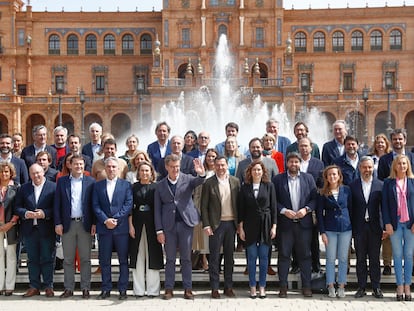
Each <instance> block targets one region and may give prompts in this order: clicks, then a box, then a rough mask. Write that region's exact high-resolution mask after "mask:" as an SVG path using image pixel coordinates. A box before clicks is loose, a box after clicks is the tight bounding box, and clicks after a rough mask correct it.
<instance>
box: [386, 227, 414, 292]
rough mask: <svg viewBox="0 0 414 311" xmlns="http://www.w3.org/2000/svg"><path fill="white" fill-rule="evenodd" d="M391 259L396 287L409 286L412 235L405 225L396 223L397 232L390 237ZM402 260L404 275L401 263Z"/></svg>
mask: <svg viewBox="0 0 414 311" xmlns="http://www.w3.org/2000/svg"><path fill="white" fill-rule="evenodd" d="M390 240H391V247H392V257H393V258H394V270H395V279H396V282H397V285H411V273H412V271H413V251H414V234H413V233H412V232H411V230H410V229H408V228H407V224H406V223H400V222H399V223H398V224H397V230H395V231H394V234H393V235H391V236H390ZM403 260H404V275H403V267H402V261H403Z"/></svg>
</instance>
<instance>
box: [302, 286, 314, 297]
mask: <svg viewBox="0 0 414 311" xmlns="http://www.w3.org/2000/svg"><path fill="white" fill-rule="evenodd" d="M302 294H303V297H312V290H311V289H310V288H308V287H305V288H302Z"/></svg>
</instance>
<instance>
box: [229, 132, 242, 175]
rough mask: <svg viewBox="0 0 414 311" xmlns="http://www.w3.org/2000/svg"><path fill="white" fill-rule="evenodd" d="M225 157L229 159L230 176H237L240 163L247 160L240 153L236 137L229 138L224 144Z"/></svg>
mask: <svg viewBox="0 0 414 311" xmlns="http://www.w3.org/2000/svg"><path fill="white" fill-rule="evenodd" d="M224 156H225V157H226V159H227V163H228V166H229V173H230V175H232V176H235V175H236V172H237V167H238V166H239V163H240V161H242V160H244V159H245V158H246V157H245V156H244V155H243V154H241V153H240V151H239V145H238V144H237V139H236V137H235V136H227V138H226V140H225V142H224Z"/></svg>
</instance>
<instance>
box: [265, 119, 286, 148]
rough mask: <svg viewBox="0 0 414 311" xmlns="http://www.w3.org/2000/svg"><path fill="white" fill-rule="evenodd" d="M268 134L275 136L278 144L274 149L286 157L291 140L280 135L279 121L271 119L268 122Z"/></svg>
mask: <svg viewBox="0 0 414 311" xmlns="http://www.w3.org/2000/svg"><path fill="white" fill-rule="evenodd" d="M266 133H271V134H273V135H274V136H275V138H276V142H275V147H274V149H275V150H276V151H279V152H281V153H283V154H284V155H286V149H287V147H288V146H290V144H291V142H290V139H289V138H287V137H285V136H281V135H279V121H277V120H275V119H269V120H267V122H266Z"/></svg>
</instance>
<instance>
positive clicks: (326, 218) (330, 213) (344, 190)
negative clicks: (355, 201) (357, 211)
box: [316, 185, 352, 233]
mask: <svg viewBox="0 0 414 311" xmlns="http://www.w3.org/2000/svg"><path fill="white" fill-rule="evenodd" d="M316 215H317V217H318V225H319V231H320V233H325V232H326V231H333V232H344V231H349V230H352V225H351V217H352V194H351V189H350V188H349V187H348V186H345V185H342V186H340V187H339V194H338V200H335V198H334V197H333V196H332V195H330V196H325V195H318V208H317V210H316Z"/></svg>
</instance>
